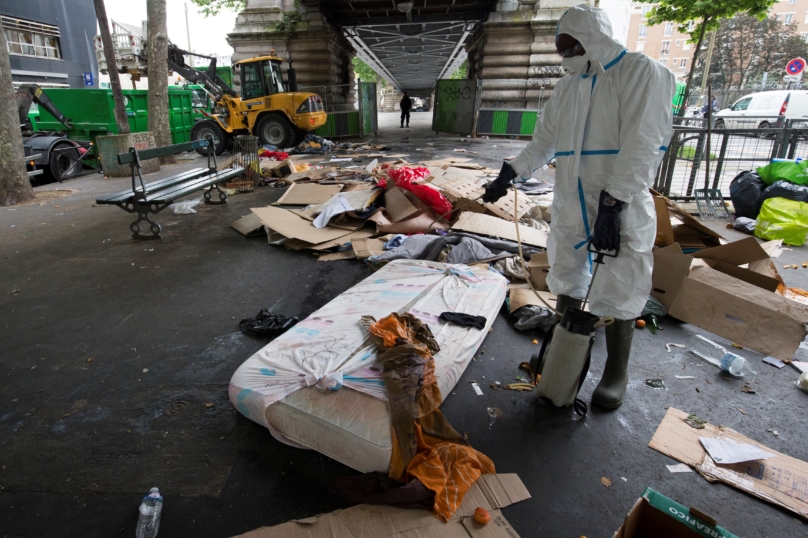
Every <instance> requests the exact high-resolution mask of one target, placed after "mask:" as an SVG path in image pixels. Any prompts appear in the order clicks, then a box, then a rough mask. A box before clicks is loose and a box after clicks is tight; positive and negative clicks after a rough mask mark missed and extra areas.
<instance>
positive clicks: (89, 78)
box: [84, 72, 93, 86]
mask: <svg viewBox="0 0 808 538" xmlns="http://www.w3.org/2000/svg"><path fill="white" fill-rule="evenodd" d="M84 85H85V86H92V85H93V74H92V72H90V73H84Z"/></svg>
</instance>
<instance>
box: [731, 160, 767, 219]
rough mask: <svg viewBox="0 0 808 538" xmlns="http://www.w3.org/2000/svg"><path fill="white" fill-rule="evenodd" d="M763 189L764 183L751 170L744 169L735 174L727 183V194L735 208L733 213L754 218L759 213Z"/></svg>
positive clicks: (764, 187)
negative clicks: (730, 181)
mask: <svg viewBox="0 0 808 538" xmlns="http://www.w3.org/2000/svg"><path fill="white" fill-rule="evenodd" d="M765 189H766V183H764V182H763V180H762V179H760V176H759V175H758V174H756V173H755V172H752V171H751V170H744V171H743V172H741V173H740V174H738V175H737V176H735V179H733V180H732V183H730V184H729V196H730V198H731V199H732V206H733V207H734V208H735V215H736V216H738V217H746V218H748V219H756V218H757V216H758V213H760V205H761V204H762V203H763V198H762V197H761V195H762V194H763V191H764V190H765Z"/></svg>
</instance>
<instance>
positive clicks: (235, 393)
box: [229, 260, 507, 472]
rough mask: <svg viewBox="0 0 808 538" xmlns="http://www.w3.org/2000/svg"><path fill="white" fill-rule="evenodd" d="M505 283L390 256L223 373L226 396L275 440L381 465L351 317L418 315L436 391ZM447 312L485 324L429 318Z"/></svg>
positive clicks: (360, 343)
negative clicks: (430, 341)
mask: <svg viewBox="0 0 808 538" xmlns="http://www.w3.org/2000/svg"><path fill="white" fill-rule="evenodd" d="M506 289H507V281H506V280H505V279H504V278H503V277H502V276H501V275H499V274H498V273H495V272H493V271H489V270H487V269H485V268H470V267H467V266H464V265H445V264H441V263H436V262H428V261H417V260H398V261H394V262H391V263H389V264H387V265H386V266H384V267H383V268H382V269H380V270H379V271H377V272H376V273H374V274H373V275H371V276H370V277H368V278H367V279H365V280H363V281H362V282H360V283H359V284H357V285H356V286H354V287H353V288H351V289H349V290H346V291H345V292H344V293H342V294H340V295H339V296H337V297H336V298H334V299H333V300H332V301H331V302H329V303H328V304H326V305H325V306H323V307H322V308H321V309H320V310H318V311H316V312H314V313H313V314H312V315H311V316H309V317H308V318H306V319H305V320H303V321H301V322H300V323H298V324H297V325H296V326H295V327H293V328H292V329H290V330H289V331H287V332H286V333H285V334H284V335H282V336H280V337H278V338H277V339H275V340H274V341H273V342H271V343H270V344H268V345H267V346H266V347H264V348H263V349H261V350H260V351H258V352H257V353H255V354H254V355H253V356H252V357H250V358H249V359H248V360H247V361H246V362H245V363H244V364H242V365H241V366H240V367H239V368H238V370H237V371H236V373H235V374H234V375H233V378H232V380H231V383H230V389H229V394H230V399H231V401H232V402H233V405H235V406H236V408H237V409H238V410H239V411H240V412H241V413H242V414H244V415H245V416H247V417H248V418H250V419H251V420H253V421H255V422H257V423H259V424H261V425H263V426H265V427H267V428H268V429H269V430H270V432H271V433H272V435H273V436H274V437H276V438H277V439H278V440H280V441H282V442H284V443H287V444H290V445H293V446H297V447H300V448H310V449H314V450H317V451H319V452H321V453H323V454H325V455H327V456H329V457H331V458H333V459H335V460H338V461H340V462H342V463H344V464H346V465H348V466H349V467H353V468H354V469H357V470H359V471H362V472H371V471H380V472H387V468H388V465H389V463H390V455H391V453H392V438H391V435H390V410H389V406H388V404H387V401H386V398H387V392H386V389H385V387H384V381H383V380H382V376H381V370H382V368H381V364H380V363H379V362H378V361H377V352H376V348H375V346H373V344H371V343H370V341H369V340H368V338H367V332H366V330H365V329H364V328H362V326H361V325H360V318H361V317H362V316H373V317H374V318H375V319H377V320H378V319H381V318H383V317H385V316H387V315H389V314H390V313H392V312H399V313H405V312H409V313H410V314H412V315H414V316H416V317H418V318H419V319H420V320H421V321H423V322H425V323H426V324H427V325H428V326H429V327H430V329H431V330H432V332H433V334H434V336H435V339H436V340H437V342H438V344H439V345H440V347H441V351H440V352H439V353H437V354H436V355H435V357H434V358H435V374H436V377H437V381H438V386H439V387H440V390H441V394H442V395H443V398H444V399H445V398H446V396H447V395H448V394H449V392H451V390H452V388H453V387H454V386H455V384H456V383H457V380H458V379H459V378H460V376H461V375H462V373H463V371H464V370H465V369H466V367H467V366H468V364H469V362H470V361H471V358H472V356H473V355H474V353H475V352H476V351H477V349H478V348H479V347H480V345H481V344H482V342H483V340H484V339H485V336H486V334H487V333H488V330H489V328H490V327H491V325H492V324H493V321H494V318H495V316H496V315H497V312H498V311H499V309H500V307H501V306H502V303H503V301H504V300H505V292H506ZM447 311H451V312H464V313H468V314H474V315H479V316H484V317H485V318H486V319H487V324H486V327H485V328H484V329H482V330H479V329H475V328H472V327H460V326H457V325H454V324H449V323H445V322H443V321H441V320H439V319H438V317H439V316H440V314H441V313H442V312H447Z"/></svg>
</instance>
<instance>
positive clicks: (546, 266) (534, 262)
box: [525, 252, 550, 291]
mask: <svg viewBox="0 0 808 538" xmlns="http://www.w3.org/2000/svg"><path fill="white" fill-rule="evenodd" d="M525 267H527V271H528V274H529V276H530V281H531V282H533V286H534V287H535V288H536V289H537V290H539V291H545V290H547V274H548V273H549V272H550V260H549V259H548V257H547V253H546V252H537V253H536V254H534V255H532V256H531V257H530V261H528V262H527V263H526V264H525Z"/></svg>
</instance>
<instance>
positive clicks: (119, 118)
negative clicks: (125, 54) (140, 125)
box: [93, 0, 130, 134]
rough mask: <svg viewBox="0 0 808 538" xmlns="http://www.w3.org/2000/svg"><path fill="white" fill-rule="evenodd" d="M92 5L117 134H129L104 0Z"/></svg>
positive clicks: (94, 0)
mask: <svg viewBox="0 0 808 538" xmlns="http://www.w3.org/2000/svg"><path fill="white" fill-rule="evenodd" d="M93 3H94V4H95V17H96V18H97V19H98V27H99V28H100V29H101V42H102V43H103V44H104V58H106V60H107V71H108V72H109V85H110V86H111V87H112V100H113V102H114V103H115V123H117V124H118V134H129V132H130V130H129V120H128V119H127V116H126V106H124V104H123V92H121V77H120V76H119V75H118V64H117V62H116V61H115V48H114V47H113V46H112V36H111V35H110V33H109V22H108V21H107V8H106V6H104V0H93Z"/></svg>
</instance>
